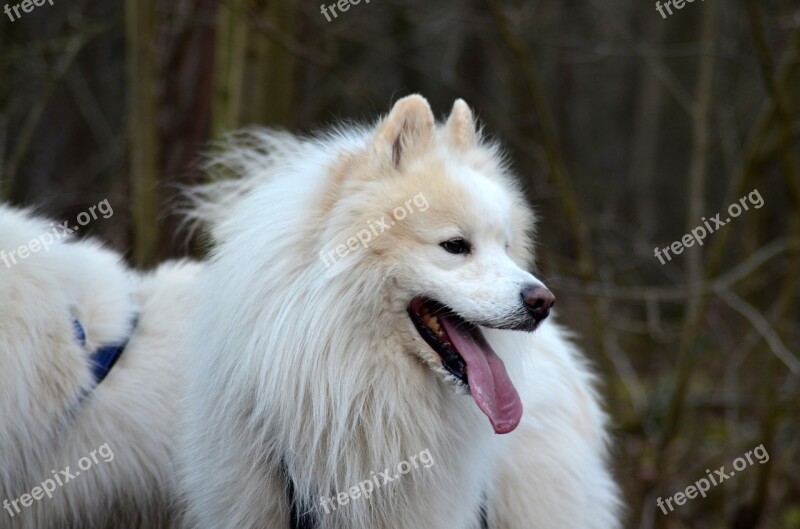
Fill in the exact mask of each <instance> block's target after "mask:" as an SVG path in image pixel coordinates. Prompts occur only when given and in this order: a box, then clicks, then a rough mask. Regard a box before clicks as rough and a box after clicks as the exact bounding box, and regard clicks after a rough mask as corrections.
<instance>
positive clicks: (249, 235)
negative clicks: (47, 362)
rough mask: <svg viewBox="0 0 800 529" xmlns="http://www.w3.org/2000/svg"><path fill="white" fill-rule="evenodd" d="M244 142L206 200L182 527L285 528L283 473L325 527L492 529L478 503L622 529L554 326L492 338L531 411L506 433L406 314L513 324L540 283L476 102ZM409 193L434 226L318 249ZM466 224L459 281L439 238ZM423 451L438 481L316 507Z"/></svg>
mask: <svg viewBox="0 0 800 529" xmlns="http://www.w3.org/2000/svg"><path fill="white" fill-rule="evenodd" d="M243 138H244V139H243V140H239V141H237V142H235V143H234V145H232V146H230V147H229V148H228V150H226V151H225V152H224V154H222V156H221V157H220V158H218V159H217V164H218V165H219V166H221V167H222V168H223V169H224V171H225V172H233V173H235V174H238V175H239V176H240V177H241V180H236V181H233V182H231V181H226V182H223V183H220V184H212V185H211V186H210V187H206V188H204V189H201V190H198V191H196V192H195V193H194V195H193V198H194V199H195V201H196V204H197V207H196V209H195V210H194V216H195V217H196V218H197V219H199V220H201V221H203V220H204V221H208V222H209V223H210V225H211V231H212V239H213V241H214V248H213V254H212V257H211V259H210V262H209V263H208V266H207V267H206V268H205V269H204V272H203V273H201V276H200V278H199V282H198V286H197V290H198V291H199V292H202V293H203V295H202V296H200V297H199V298H198V300H197V307H196V312H195V313H194V314H193V315H191V316H190V318H191V319H192V320H193V322H194V323H193V325H194V327H193V330H192V332H191V334H190V335H189V337H188V341H187V348H188V350H190V351H191V354H192V355H193V357H192V358H193V359H192V361H191V362H189V365H190V366H191V367H190V373H191V376H190V377H189V378H190V383H189V388H188V391H187V398H186V399H185V402H186V416H185V421H186V422H185V428H184V432H183V437H182V443H181V446H182V448H181V450H180V459H181V480H182V486H183V490H184V492H185V494H186V497H187V501H188V513H187V514H188V516H187V526H188V527H197V528H200V529H226V528H230V529H234V528H235V529H251V528H268V529H286V528H287V527H288V510H287V509H288V506H287V504H286V495H285V492H284V485H285V481H284V480H283V478H282V477H281V475H280V470H279V469H280V464H281V461H283V463H284V464H285V466H286V468H287V470H288V472H289V474H290V475H291V477H292V480H293V482H294V485H295V487H296V489H297V495H298V498H299V500H300V501H301V502H302V503H303V505H304V506H305V507H306V508H308V509H317V510H318V511H319V513H320V514H321V516H320V525H319V527H320V529H442V528H448V529H477V527H478V523H479V507H480V505H481V502H482V498H483V497H484V495H486V497H487V500H488V509H489V524H490V527H491V529H532V528H533V529H571V528H574V529H614V528H617V527H619V525H618V510H619V509H618V500H617V489H616V486H615V485H614V483H613V481H612V479H611V477H610V475H609V471H608V469H607V466H606V463H605V458H606V434H605V430H604V421H605V416H604V414H603V413H602V411H601V409H600V407H599V405H598V401H597V397H596V394H595V391H594V389H593V382H592V378H591V376H590V375H589V372H588V370H587V368H586V366H585V365H584V362H583V359H582V357H581V355H580V353H579V352H578V351H577V350H576V349H575V347H574V346H573V345H572V344H571V342H570V341H569V340H568V339H567V337H566V336H565V334H564V332H563V331H562V330H561V329H560V328H559V327H558V325H557V324H556V323H554V322H553V321H551V320H548V321H546V322H545V323H544V324H543V325H542V327H541V328H540V329H539V330H538V331H536V332H535V333H533V334H526V333H521V332H514V331H491V330H486V331H485V333H486V336H487V338H488V339H489V340H490V342H491V343H492V344H493V346H494V348H495V350H496V351H497V352H498V354H499V355H500V356H502V357H503V359H504V361H505V363H506V366H507V367H508V371H509V373H510V374H511V377H512V379H513V380H514V382H515V384H516V386H517V388H518V390H519V391H520V394H521V395H522V399H523V402H524V406H525V413H524V417H523V422H522V423H521V424H520V426H519V427H518V428H517V429H516V430H515V431H514V432H513V433H511V434H508V435H505V436H498V435H495V434H494V432H493V431H492V428H491V426H490V425H489V422H488V420H487V419H486V417H485V416H484V415H483V414H481V413H480V411H479V410H478V408H477V406H476V405H475V402H473V400H472V399H471V398H470V397H469V396H465V395H458V394H456V392H455V391H453V388H452V387H451V384H450V383H449V382H448V381H447V380H445V379H444V378H443V377H442V376H441V375H440V374H439V371H438V370H437V369H436V359H435V357H433V355H432V353H431V352H430V351H429V350H428V348H427V346H425V345H424V344H423V343H422V342H421V340H420V339H419V337H418V336H417V335H416V334H415V333H414V331H413V328H412V326H411V323H410V320H409V318H408V316H407V314H406V306H407V304H408V302H409V301H410V299H411V298H412V297H414V296H415V295H420V294H429V295H432V294H437V295H438V296H441V297H444V298H445V299H440V301H443V302H445V303H447V304H448V305H450V306H452V307H454V308H455V309H456V310H458V311H459V312H461V313H462V314H465V313H466V314H469V317H470V318H472V317H473V316H474V317H484V316H485V319H486V320H487V321H500V320H501V319H502V318H503V317H504V315H505V314H506V313H509V312H511V311H512V308H511V307H512V304H514V303H516V304H518V303H519V290H518V288H519V284H520V282H522V281H536V280H535V278H533V276H531V275H530V274H529V273H527V272H525V271H524V268H525V267H526V265H527V264H528V263H529V261H530V258H531V255H530V242H529V239H528V234H529V232H530V229H531V222H532V214H531V213H530V211H529V210H528V209H527V206H525V205H524V199H523V196H522V194H521V193H520V192H519V191H518V190H517V188H516V186H515V184H514V183H513V181H512V180H511V179H510V176H509V174H508V172H507V171H506V169H505V168H504V167H503V164H502V163H501V162H499V161H498V156H497V149H496V147H494V146H492V145H489V144H486V143H485V142H483V141H482V140H481V139H480V136H479V134H478V133H477V132H476V131H475V130H474V127H473V126H472V123H471V114H469V111H468V109H466V105H463V102H460V103H457V105H456V107H455V109H454V113H453V116H452V117H451V120H450V122H449V123H448V124H447V125H437V126H435V128H434V126H433V118H432V115H431V114H430V110H429V108H427V103H425V102H424V100H422V99H421V98H419V97H416V98H407V99H405V100H402V101H401V102H399V103H398V104H397V105H396V106H395V109H394V111H393V112H392V114H390V116H389V117H388V118H386V119H385V120H383V121H382V122H381V123H380V124H379V126H378V127H377V128H365V129H360V130H347V129H344V130H339V131H337V132H335V133H332V134H329V135H327V136H323V137H320V138H316V139H298V138H296V137H294V136H291V135H288V134H285V133H275V132H270V131H261V132H254V133H252V134H249V135H245V136H244V137H243ZM415 192H423V193H425V194H426V196H428V199H429V200H430V202H431V212H432V213H422V212H417V213H415V214H414V215H412V216H410V217H409V218H408V219H407V220H406V221H404V222H403V223H398V226H396V227H393V228H392V229H391V230H390V231H388V232H386V233H384V234H383V235H381V237H380V238H378V239H376V240H374V241H373V242H372V243H371V244H370V246H369V248H367V249H361V250H359V251H357V252H353V253H352V254H351V255H349V256H348V258H346V259H344V260H342V261H340V262H337V263H336V264H335V265H334V266H333V267H332V268H331V269H326V268H325V266H324V264H323V262H322V260H321V259H320V257H319V252H320V250H324V249H326V248H329V247H330V245H331V243H333V244H334V245H335V244H337V243H339V242H343V241H344V239H345V238H346V237H348V236H350V235H354V234H355V233H356V231H357V230H359V229H361V228H363V227H364V226H365V223H366V222H368V221H371V220H375V219H377V218H380V216H381V215H385V214H387V213H390V212H391V207H393V206H396V205H399V204H402V202H403V201H404V200H405V199H408V198H411V196H412V195H413V193H415ZM447 197H450V198H447ZM442 219H450V220H447V221H445V220H442ZM401 224H402V226H401ZM457 225H469V226H472V228H471V229H472V230H473V235H474V236H475V237H476V238H477V239H478V240H477V241H476V245H478V247H479V248H481V249H482V250H481V252H479V253H478V252H476V256H475V258H474V261H468V262H469V263H470V264H468V265H464V266H463V267H462V266H461V265H460V264H459V263H460V262H461V261H456V260H454V258H457V257H462V256H452V255H448V254H446V253H445V252H444V251H443V250H442V249H441V248H439V247H438V245H437V242H438V241H439V240H440V239H437V238H438V237H446V236H447V235H448V233H449V232H448V230H451V231H452V230H453V229H455V228H454V227H455V226H457ZM428 243H431V244H428ZM505 243H508V249H507V250H506V249H505V248H506V247H505ZM484 248H485V249H486V250H485V251H484V250H483V249H484ZM474 263H477V264H474ZM513 310H516V309H513ZM431 368H433V369H431ZM426 449H427V450H429V451H430V453H431V455H432V456H433V458H434V460H435V465H434V466H432V467H431V468H430V469H426V470H423V469H420V470H417V471H414V472H411V473H410V474H408V475H406V476H405V477H403V478H402V479H401V480H399V481H396V482H394V483H392V484H391V485H388V486H386V487H384V488H382V489H380V490H378V491H376V492H375V493H374V494H373V495H372V498H371V499H369V500H366V499H363V498H362V499H359V500H356V501H353V502H351V503H350V504H348V505H346V506H342V507H339V508H338V510H337V511H336V512H335V513H331V514H324V512H323V511H322V510H321V508H320V505H319V503H320V498H321V497H323V496H324V497H328V496H331V495H334V494H335V493H337V492H341V491H347V490H348V489H350V488H351V487H352V486H353V485H356V484H358V483H359V482H361V481H363V480H365V479H369V478H370V476H371V471H376V472H379V471H382V470H383V469H385V468H395V467H396V466H397V464H398V463H400V462H402V461H405V460H407V459H408V458H409V456H411V455H414V454H418V453H419V452H421V451H423V450H426Z"/></svg>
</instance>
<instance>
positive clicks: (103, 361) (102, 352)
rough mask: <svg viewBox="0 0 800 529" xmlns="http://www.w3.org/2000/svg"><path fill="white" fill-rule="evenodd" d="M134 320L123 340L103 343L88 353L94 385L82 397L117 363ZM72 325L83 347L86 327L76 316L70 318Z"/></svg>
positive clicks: (128, 338)
mask: <svg viewBox="0 0 800 529" xmlns="http://www.w3.org/2000/svg"><path fill="white" fill-rule="evenodd" d="M136 320H137V319H136V318H134V320H133V324H132V325H131V332H130V333H129V334H128V336H127V337H126V338H125V339H124V340H123V341H121V342H119V343H115V344H109V345H104V346H102V347H100V348H98V349H97V350H96V351H95V352H93V353H92V354H91V355H89V362H90V363H91V367H92V375H93V376H94V385H93V386H92V388H91V389H89V390H85V391H84V394H83V395H82V397H86V396H88V394H89V393H90V392H91V391H92V390H94V388H96V387H97V386H99V385H100V383H101V382H102V381H103V380H105V378H106V377H107V376H108V374H109V373H110V372H111V369H112V368H113V367H114V364H116V363H117V360H119V357H120V356H122V353H123V352H124V351H125V347H126V346H127V345H128V341H129V340H130V335H131V334H132V333H133V330H134V329H135V328H136V323H137V321H136ZM72 326H73V328H74V329H75V339H76V340H78V343H80V344H81V347H85V346H86V329H85V328H84V326H83V324H82V323H81V322H80V321H79V320H78V319H77V318H75V319H73V320H72Z"/></svg>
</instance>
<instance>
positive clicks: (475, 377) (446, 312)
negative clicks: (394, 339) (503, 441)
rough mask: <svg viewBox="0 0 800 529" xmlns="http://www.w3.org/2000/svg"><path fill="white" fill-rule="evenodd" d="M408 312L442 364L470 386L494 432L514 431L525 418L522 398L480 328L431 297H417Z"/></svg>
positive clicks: (473, 396) (476, 401)
mask: <svg viewBox="0 0 800 529" xmlns="http://www.w3.org/2000/svg"><path fill="white" fill-rule="evenodd" d="M408 314H409V316H410V318H411V321H412V322H413V323H414V327H416V329H417V332H418V333H419V335H420V336H421V337H422V339H423V340H424V341H425V343H427V344H428V346H429V347H430V348H431V349H433V351H434V352H435V353H436V354H437V355H438V356H439V357H440V358H441V360H442V367H443V368H444V369H445V370H446V371H447V372H448V373H450V374H451V375H453V376H454V377H455V378H456V379H457V380H458V381H460V382H461V383H463V384H464V385H465V386H467V387H468V388H469V391H470V393H471V394H472V398H473V399H475V403H476V404H477V405H478V407H479V408H480V409H481V411H483V413H484V414H486V416H487V417H488V418H489V421H490V422H491V423H492V426H493V427H494V431H495V432H496V433H498V434H502V433H508V432H511V431H513V430H514V429H515V428H516V427H517V425H518V424H519V421H520V419H521V418H522V401H521V400H520V398H519V394H518V393H517V390H516V388H515V387H514V384H513V383H512V382H511V379H510V378H509V376H508V373H507V372H506V368H505V365H504V364H503V361H502V360H501V359H500V357H499V356H497V354H496V353H495V352H494V350H493V349H492V347H491V346H490V345H489V343H488V342H487V341H486V338H484V336H483V333H481V330H480V328H479V327H478V326H477V325H476V324H474V323H471V322H469V321H467V320H465V319H464V318H462V317H461V316H459V315H458V314H456V312H455V311H453V310H452V309H450V308H449V307H447V306H445V305H443V304H442V303H439V302H438V301H435V300H432V299H427V298H417V299H414V300H413V301H412V302H411V304H410V305H409V307H408Z"/></svg>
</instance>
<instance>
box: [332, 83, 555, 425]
mask: <svg viewBox="0 0 800 529" xmlns="http://www.w3.org/2000/svg"><path fill="white" fill-rule="evenodd" d="M348 163H349V165H350V167H349V170H348V171H347V173H348V174H349V175H350V176H352V177H353V179H352V180H350V183H352V182H353V181H355V182H356V185H358V189H357V190H355V189H354V190H353V191H355V193H352V194H351V193H350V192H347V193H343V194H344V196H347V197H348V198H350V199H352V201H351V202H350V203H349V206H350V207H351V208H361V214H360V215H359V218H360V221H359V222H363V223H364V225H366V227H364V225H362V227H361V228H360V232H359V235H356V234H354V240H356V239H357V240H358V241H360V242H359V243H358V244H355V243H354V244H353V245H352V249H353V251H359V252H364V257H363V259H364V261H365V262H366V263H367V264H368V266H370V267H378V268H380V269H381V270H382V274H383V276H384V277H386V278H388V279H389V281H387V282H386V284H387V285H388V288H387V290H388V294H387V295H388V296H390V298H391V301H392V304H391V305H392V306H393V307H395V311H396V312H397V314H394V315H393V316H392V317H396V318H398V319H402V320H404V321H405V322H406V324H405V325H401V326H399V327H400V328H401V330H400V331H399V332H401V333H402V334H403V336H402V337H401V339H403V340H404V343H407V344H408V348H409V350H410V351H412V352H413V353H414V354H416V355H418V356H419V357H420V358H421V359H422V360H423V361H424V362H425V363H426V364H427V365H428V366H430V367H431V369H432V370H433V371H434V372H436V373H437V374H438V375H439V376H440V377H441V379H442V381H443V382H444V383H447V384H451V385H452V386H453V387H454V388H455V390H456V391H457V392H467V391H469V392H470V393H471V394H472V396H473V397H474V399H475V401H476V403H477V405H478V406H479V407H480V408H481V410H482V411H483V412H484V413H485V414H486V415H487V416H488V417H489V419H490V420H491V422H492V425H493V426H494V429H495V431H496V432H498V433H506V432H510V431H511V430H513V429H514V428H515V427H516V426H517V424H518V423H519V420H520V417H521V413H522V404H521V402H520V398H519V396H518V394H517V391H516V389H515V388H514V386H513V384H512V383H511V381H510V379H509V377H508V374H507V373H506V370H505V367H504V364H503V362H502V360H501V359H500V358H499V357H498V356H497V354H496V353H495V352H494V351H493V350H492V348H491V346H490V345H489V343H488V342H487V340H486V339H485V338H484V336H483V334H482V333H481V330H480V328H481V327H489V328H494V329H508V330H516V331H533V330H534V329H536V327H537V326H538V325H539V324H540V323H541V322H542V320H544V319H545V318H546V317H547V316H548V314H549V311H550V308H551V307H552V306H553V303H554V296H553V294H552V293H551V292H550V291H549V290H548V289H547V288H546V287H545V286H544V285H543V284H542V282H541V281H539V280H538V279H537V278H536V277H534V276H533V275H531V273H529V272H527V271H526V267H527V266H528V264H529V263H530V261H531V257H532V255H531V235H532V233H531V232H532V229H533V221H534V218H533V214H532V212H531V211H530V209H529V207H528V206H527V204H526V203H525V199H524V197H523V195H522V193H521V192H520V191H519V189H518V187H517V184H516V183H515V181H514V180H513V178H512V177H511V175H510V174H509V172H508V171H507V169H506V168H505V166H504V163H503V161H502V158H501V156H500V155H499V151H498V149H497V147H495V146H493V145H491V144H488V143H486V142H484V141H483V140H482V139H481V137H480V134H479V132H478V131H477V130H476V126H475V123H474V120H473V117H472V112H471V111H470V109H469V107H468V106H467V105H466V103H464V102H463V101H461V100H458V101H456V103H455V105H454V106H453V110H452V113H451V115H450V117H449V118H448V119H447V121H446V122H445V123H442V124H436V122H435V120H434V117H433V114H432V112H431V109H430V107H429V105H428V103H427V101H425V99H423V98H422V97H420V96H410V97H406V98H404V99H402V100H400V101H398V102H397V103H396V104H395V106H394V108H393V109H392V111H391V113H390V114H389V115H388V117H386V118H385V119H384V120H383V121H382V122H380V123H379V124H378V126H377V128H376V130H375V131H374V135H373V136H372V138H371V139H370V140H369V142H368V147H367V149H366V152H364V153H362V154H361V155H356V156H355V157H354V158H353V159H352V160H350V161H349V162H348ZM356 196H357V197H358V198H357V199H356V198H355V197H356ZM351 211H352V209H351ZM376 212H379V213H376Z"/></svg>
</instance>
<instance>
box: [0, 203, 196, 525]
mask: <svg viewBox="0 0 800 529" xmlns="http://www.w3.org/2000/svg"><path fill="white" fill-rule="evenodd" d="M51 229H52V228H51V224H50V223H49V222H48V221H46V220H43V219H39V218H36V217H34V216H33V215H31V214H30V213H28V212H23V211H19V210H15V209H12V208H9V207H6V206H2V205H0V249H2V250H6V251H9V250H14V249H16V248H18V247H20V246H22V245H26V244H28V243H29V241H31V240H32V239H35V238H37V237H39V236H40V235H42V234H44V233H47V232H50V231H51ZM194 274H195V270H194V265H179V264H173V265H168V266H165V267H164V268H162V269H161V270H160V271H159V272H158V273H157V274H154V275H151V276H147V277H144V278H139V277H137V276H135V275H134V274H132V273H130V272H128V271H127V270H126V268H125V267H124V265H123V264H122V262H121V260H120V258H119V256H118V255H116V254H115V253H113V252H111V251H109V250H106V249H104V248H103V247H101V246H100V245H98V244H96V243H93V242H89V241H82V242H66V240H64V241H61V242H57V243H56V244H54V245H53V246H52V247H51V248H50V249H49V251H43V250H42V251H39V252H38V253H34V254H32V255H31V256H30V257H28V258H27V259H24V260H19V261H18V262H17V264H13V265H12V266H11V267H6V265H5V264H4V263H2V262H1V261H0V300H2V308H1V309H0V314H1V316H0V502H2V500H3V499H8V500H9V501H11V500H14V499H16V498H18V497H19V496H21V495H22V494H24V493H30V492H31V490H32V489H33V488H34V487H36V486H40V484H41V483H42V482H43V481H44V480H46V479H48V478H52V474H51V470H57V471H58V470H61V469H64V468H65V467H67V466H70V469H71V472H73V473H74V472H75V471H76V470H78V469H77V468H76V467H77V464H78V460H79V459H80V458H81V457H84V456H89V454H90V452H91V451H92V450H96V449H97V448H98V447H100V446H102V445H104V444H105V443H108V447H109V448H110V450H111V452H112V453H113V460H111V461H110V462H105V461H104V460H103V459H99V462H98V463H96V464H93V466H92V467H91V468H90V469H89V470H87V471H85V472H82V473H81V474H80V475H79V476H76V477H75V478H74V479H72V480H71V481H69V482H68V483H65V484H64V486H63V487H59V488H57V489H56V490H55V492H53V498H52V499H50V498H47V497H46V496H45V497H44V498H43V499H41V500H39V501H35V502H34V503H33V506H32V507H29V508H23V509H22V513H20V514H16V515H15V516H14V517H13V518H12V517H11V516H10V515H9V514H8V512H7V511H6V510H0V527H3V528H10V529H42V528H48V529H56V528H63V529H88V528H92V529H105V528H108V529H112V528H122V527H124V528H130V529H161V528H167V527H172V522H171V521H170V520H171V518H173V517H172V515H171V514H170V511H171V509H172V506H171V505H170V503H171V499H172V497H173V496H174V495H173V494H172V493H171V474H172V468H171V460H172V450H173V448H174V443H173V435H174V424H175V422H176V417H175V413H176V410H175V401H176V399H177V397H178V395H179V393H180V388H181V387H182V385H181V384H180V383H179V380H180V374H181V369H180V366H182V364H183V363H184V362H183V361H182V360H181V356H180V355H179V352H178V351H177V350H176V348H175V347H174V346H172V344H171V343H170V340H171V339H172V333H175V332H177V331H178V330H179V329H180V327H181V325H183V322H184V318H183V314H184V313H185V307H186V305H187V300H188V291H189V289H188V287H189V285H190V280H191V278H192V276H193V275H194ZM137 312H138V313H140V314H141V317H140V320H139V325H138V327H137V328H136V331H135V333H134V335H133V337H132V339H131V341H130V343H129V344H128V347H127V349H126V350H125V352H124V354H123V355H122V357H121V358H120V360H119V361H118V363H117V364H116V366H115V367H114V369H113V370H112V371H111V373H110V374H109V375H108V377H107V378H106V379H105V380H104V381H103V382H102V384H101V385H100V386H98V387H97V389H96V390H94V391H93V392H92V394H91V395H90V396H89V397H88V398H87V399H85V400H83V401H82V402H80V403H77V399H78V396H79V395H80V393H81V390H82V389H83V388H88V387H91V385H92V375H91V371H90V368H89V365H88V355H89V354H90V352H91V351H93V350H94V349H95V348H97V347H98V346H102V345H107V344H111V343H115V342H117V341H118V340H120V339H122V338H124V337H125V336H126V335H127V334H128V328H129V325H130V322H131V320H132V318H133V317H134V314H135V313H137ZM75 317H77V318H78V319H79V320H80V321H81V323H82V324H83V326H84V327H85V329H86V334H87V344H86V347H81V346H80V344H79V342H78V341H77V339H76V337H75V331H74V329H73V324H72V319H73V318H75Z"/></svg>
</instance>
